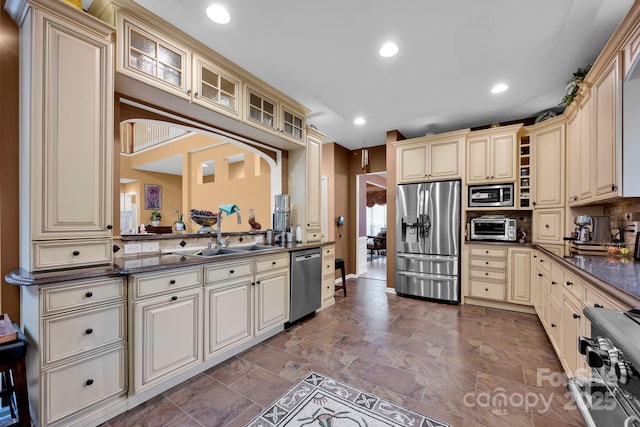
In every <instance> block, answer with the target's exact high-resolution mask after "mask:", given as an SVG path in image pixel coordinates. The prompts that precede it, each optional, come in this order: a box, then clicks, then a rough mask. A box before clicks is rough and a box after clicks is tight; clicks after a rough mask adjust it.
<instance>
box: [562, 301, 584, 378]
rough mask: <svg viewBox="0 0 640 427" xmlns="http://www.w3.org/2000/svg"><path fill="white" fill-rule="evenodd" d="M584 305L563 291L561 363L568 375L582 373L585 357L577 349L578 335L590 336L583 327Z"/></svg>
mask: <svg viewBox="0 0 640 427" xmlns="http://www.w3.org/2000/svg"><path fill="white" fill-rule="evenodd" d="M583 309H584V305H583V304H582V302H580V300H578V299H577V298H576V297H574V296H573V295H571V294H569V293H565V295H564V298H563V304H562V345H561V347H562V348H561V351H562V365H563V366H564V368H565V370H566V372H567V375H568V376H570V377H573V376H577V375H584V372H585V370H586V364H585V358H584V356H582V355H581V354H580V352H579V350H578V337H579V336H581V335H583V336H590V335H591V334H590V333H589V332H588V331H586V329H585V320H584V319H585V317H584V314H583V313H582V310H583Z"/></svg>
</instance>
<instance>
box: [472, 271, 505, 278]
mask: <svg viewBox="0 0 640 427" xmlns="http://www.w3.org/2000/svg"><path fill="white" fill-rule="evenodd" d="M469 276H471V277H476V278H478V279H487V280H506V278H507V275H506V273H505V271H504V270H502V271H500V270H480V269H477V268H472V269H471V270H470V272H469Z"/></svg>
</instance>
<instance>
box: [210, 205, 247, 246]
mask: <svg viewBox="0 0 640 427" xmlns="http://www.w3.org/2000/svg"><path fill="white" fill-rule="evenodd" d="M223 213H224V211H223V210H222V209H220V210H219V211H218V227H217V229H216V232H217V233H216V241H217V242H216V245H217V246H218V247H219V248H226V247H227V246H229V242H228V240H227V239H223V238H222V228H221V227H222V214H223ZM232 213H235V214H236V215H237V216H238V224H241V223H242V219H241V217H240V210H239V209H234V210H233V212H232Z"/></svg>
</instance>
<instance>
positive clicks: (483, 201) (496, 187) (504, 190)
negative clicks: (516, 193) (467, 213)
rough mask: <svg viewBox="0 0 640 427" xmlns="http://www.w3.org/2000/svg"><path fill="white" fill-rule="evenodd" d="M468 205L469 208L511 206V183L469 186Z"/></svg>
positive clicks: (512, 202)
mask: <svg viewBox="0 0 640 427" xmlns="http://www.w3.org/2000/svg"><path fill="white" fill-rule="evenodd" d="M468 203H469V207H470V208H476V207H490V208H496V207H505V206H513V204H514V200H513V183H510V184H493V185H470V186H469V199H468Z"/></svg>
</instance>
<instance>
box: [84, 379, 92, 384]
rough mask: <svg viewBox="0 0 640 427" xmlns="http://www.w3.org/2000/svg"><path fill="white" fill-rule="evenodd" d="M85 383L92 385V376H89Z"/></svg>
mask: <svg viewBox="0 0 640 427" xmlns="http://www.w3.org/2000/svg"><path fill="white" fill-rule="evenodd" d="M85 384H86V385H91V384H93V380H92V379H91V378H89V379H88V380H87V381H86V382H85Z"/></svg>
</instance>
